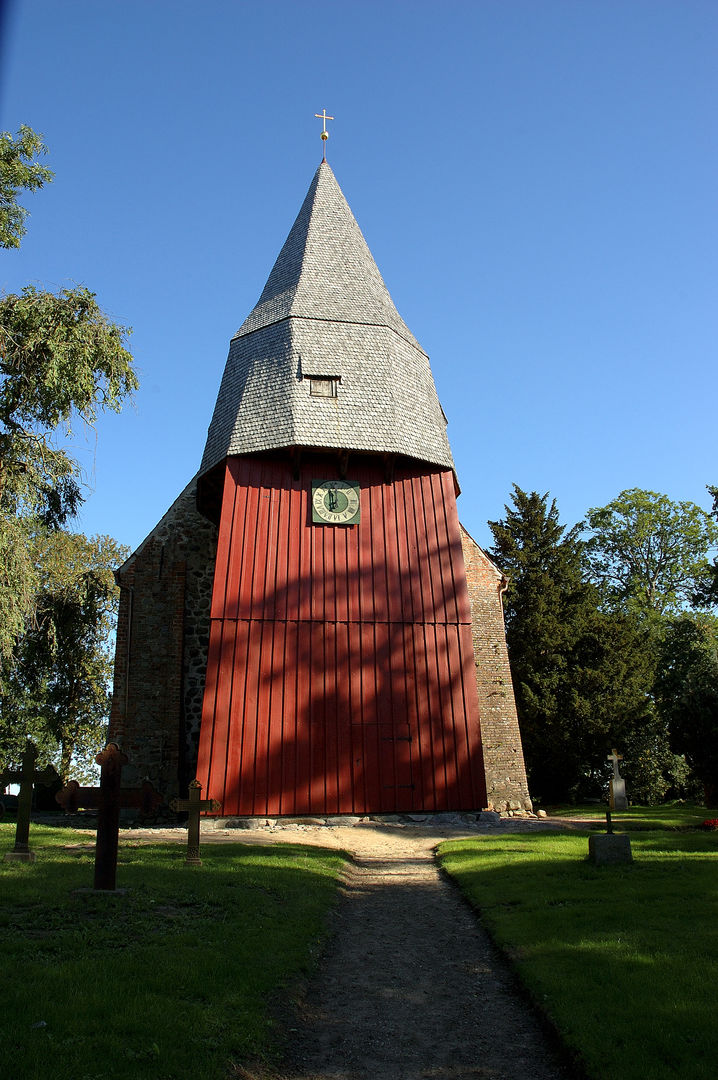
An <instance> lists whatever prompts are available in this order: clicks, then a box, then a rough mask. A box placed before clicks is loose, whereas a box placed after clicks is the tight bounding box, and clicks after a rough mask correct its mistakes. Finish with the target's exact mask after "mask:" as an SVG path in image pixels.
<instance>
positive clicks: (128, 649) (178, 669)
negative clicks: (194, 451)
mask: <svg viewBox="0 0 718 1080" xmlns="http://www.w3.org/2000/svg"><path fill="white" fill-rule="evenodd" d="M216 546H217V530H216V527H215V526H214V525H212V524H211V523H210V522H208V521H207V520H206V519H205V518H204V517H202V516H201V515H200V514H199V513H198V512H197V510H196V507H195V485H194V482H192V483H191V484H189V485H188V487H187V488H185V490H184V491H183V492H182V494H181V495H180V497H179V498H178V499H177V500H176V502H175V503H174V504H173V505H172V506H171V507H170V509H169V510H168V511H167V513H166V514H165V516H164V517H163V518H162V520H161V521H160V522H159V524H158V525H157V526H156V527H155V528H154V529H153V530H152V532H151V533H150V534H149V536H148V537H147V539H146V540H144V541H143V543H142V544H141V545H140V547H139V548H138V549H137V551H136V552H134V554H133V555H131V556H130V558H129V559H128V560H127V562H126V563H125V564H124V565H123V566H122V567H120V570H119V571H118V575H117V576H118V580H119V583H120V588H121V595H120V612H119V618H118V626H117V646H116V652H115V677H114V690H113V698H112V712H111V716H110V731H109V737H110V739H112V740H113V741H115V742H117V743H118V744H119V745H120V746H121V748H122V750H123V751H124V752H125V753H126V754H127V756H128V758H129V763H128V765H127V766H126V768H125V770H124V772H123V782H126V783H127V784H128V785H129V786H132V785H134V784H136V783H137V782H139V781H141V780H143V779H144V778H145V777H148V778H149V779H150V780H151V781H152V783H153V784H154V785H155V787H156V788H157V789H158V790H159V791H161V792H162V794H163V795H165V797H166V798H170V797H171V796H172V795H175V794H177V792H178V791H179V790H180V788H183V787H184V786H185V785H186V783H187V782H188V780H190V779H192V778H193V777H194V767H195V763H196V758H197V742H198V739H199V725H200V719H201V709H202V691H203V688H204V675H205V669H206V664H207V642H208V639H209V605H210V599H211V591H212V576H213V572H214V558H215V551H216Z"/></svg>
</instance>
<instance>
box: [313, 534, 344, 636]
mask: <svg viewBox="0 0 718 1080" xmlns="http://www.w3.org/2000/svg"><path fill="white" fill-rule="evenodd" d="M316 530H317V532H318V534H319V536H320V537H321V541H322V576H321V581H319V582H317V583H316V584H317V585H318V586H319V588H320V591H321V594H322V598H323V599H322V603H323V607H322V615H321V618H322V619H323V620H324V622H326V623H327V624H329V623H333V622H335V621H336V618H337V604H336V592H337V580H336V573H337V568H336V564H335V562H334V560H335V557H336V553H337V546H338V544H337V531H339V526H337V525H317V526H316Z"/></svg>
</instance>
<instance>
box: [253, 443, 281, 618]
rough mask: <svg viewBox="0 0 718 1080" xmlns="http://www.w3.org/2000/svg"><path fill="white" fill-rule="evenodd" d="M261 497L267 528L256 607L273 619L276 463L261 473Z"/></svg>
mask: <svg viewBox="0 0 718 1080" xmlns="http://www.w3.org/2000/svg"><path fill="white" fill-rule="evenodd" d="M262 497H263V499H264V500H265V501H266V504H267V506H266V510H267V519H266V520H267V527H266V544H267V551H266V555H265V570H264V583H263V584H262V586H261V589H262V593H261V597H260V598H259V601H260V603H259V604H258V605H257V607H258V609H260V610H261V615H260V616H259V617H260V618H262V619H273V618H274V611H275V605H276V597H277V572H278V562H279V507H280V502H281V499H282V475H281V469H280V468H279V467H278V466H277V464H276V462H271V463H268V467H266V466H265V469H264V470H263V471H262Z"/></svg>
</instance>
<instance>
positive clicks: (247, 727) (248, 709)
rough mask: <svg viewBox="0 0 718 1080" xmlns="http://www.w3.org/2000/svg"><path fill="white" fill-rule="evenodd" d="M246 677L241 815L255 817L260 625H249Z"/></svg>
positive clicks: (249, 622)
mask: <svg viewBox="0 0 718 1080" xmlns="http://www.w3.org/2000/svg"><path fill="white" fill-rule="evenodd" d="M246 625H247V634H248V641H247V665H246V668H247V677H246V681H245V686H244V700H243V709H242V711H243V713H244V724H243V726H242V733H241V739H242V756H241V766H240V790H239V800H238V801H239V810H238V811H237V812H238V813H239V814H242V815H245V814H246V815H250V816H251V815H252V814H254V812H255V810H254V805H255V799H254V792H255V770H256V755H257V698H258V693H259V670H260V655H261V653H260V650H261V644H262V628H261V623H256V622H253V621H247V624H246Z"/></svg>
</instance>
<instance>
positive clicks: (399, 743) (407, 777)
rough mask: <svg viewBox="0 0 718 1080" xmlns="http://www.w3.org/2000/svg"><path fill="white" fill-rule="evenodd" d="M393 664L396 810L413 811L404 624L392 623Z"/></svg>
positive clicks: (390, 637)
mask: <svg viewBox="0 0 718 1080" xmlns="http://www.w3.org/2000/svg"><path fill="white" fill-rule="evenodd" d="M388 631H389V664H390V672H391V673H390V682H391V731H392V738H393V741H394V746H393V754H394V773H395V778H396V794H395V802H396V807H397V809H398V810H400V811H408V810H412V809H413V807H414V792H413V782H414V781H413V778H412V760H411V740H412V731H411V726H410V724H409V717H408V713H407V700H406V662H407V658H406V654H405V652H404V627H403V625H402V623H400V622H394V623H389V627H388Z"/></svg>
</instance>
